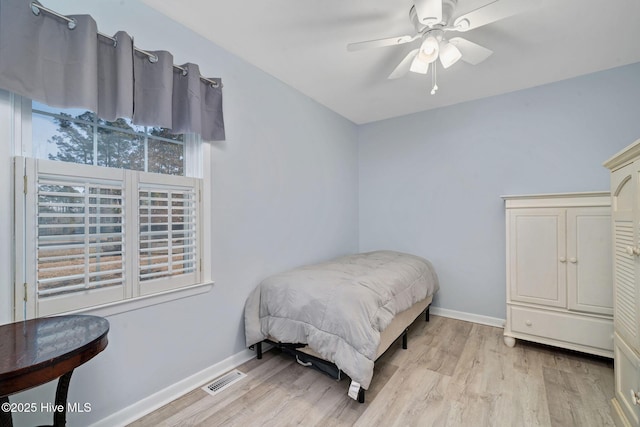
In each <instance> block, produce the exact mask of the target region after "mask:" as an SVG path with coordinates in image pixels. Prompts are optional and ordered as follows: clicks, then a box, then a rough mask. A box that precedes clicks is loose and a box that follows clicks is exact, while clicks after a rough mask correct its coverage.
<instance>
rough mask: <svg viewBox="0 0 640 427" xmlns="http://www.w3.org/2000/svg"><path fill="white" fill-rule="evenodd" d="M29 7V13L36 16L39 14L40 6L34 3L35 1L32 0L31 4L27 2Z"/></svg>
mask: <svg viewBox="0 0 640 427" xmlns="http://www.w3.org/2000/svg"><path fill="white" fill-rule="evenodd" d="M29 7H30V8H31V13H33V14H34V15H36V16H39V15H40V8H39V7H38V5H37V4H36V2H33V1H32V2H31V4H29Z"/></svg>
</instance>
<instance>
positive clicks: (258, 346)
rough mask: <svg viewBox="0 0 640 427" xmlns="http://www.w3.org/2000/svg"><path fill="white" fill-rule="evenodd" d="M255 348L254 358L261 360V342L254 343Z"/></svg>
mask: <svg viewBox="0 0 640 427" xmlns="http://www.w3.org/2000/svg"><path fill="white" fill-rule="evenodd" d="M255 347H256V357H257V358H258V359H262V341H260V342H259V343H256V345H255Z"/></svg>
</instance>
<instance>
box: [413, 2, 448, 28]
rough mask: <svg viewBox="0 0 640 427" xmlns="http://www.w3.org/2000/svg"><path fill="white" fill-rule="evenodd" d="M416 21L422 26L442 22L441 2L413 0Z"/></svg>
mask: <svg viewBox="0 0 640 427" xmlns="http://www.w3.org/2000/svg"><path fill="white" fill-rule="evenodd" d="M415 6H416V15H418V21H420V23H421V24H424V25H434V24H439V23H440V22H442V0H415Z"/></svg>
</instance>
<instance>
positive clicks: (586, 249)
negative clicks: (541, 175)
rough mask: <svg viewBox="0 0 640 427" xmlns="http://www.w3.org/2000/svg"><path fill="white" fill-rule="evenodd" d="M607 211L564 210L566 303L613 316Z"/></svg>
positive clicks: (574, 308) (610, 240)
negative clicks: (565, 231)
mask: <svg viewBox="0 0 640 427" xmlns="http://www.w3.org/2000/svg"><path fill="white" fill-rule="evenodd" d="M611 245H612V238H611V210H610V209H609V208H605V207H592V208H571V209H568V210H567V295H568V301H567V305H568V308H569V309H570V310H575V311H585V312H590V313H598V314H608V315H613V274H612V271H613V270H612V268H613V267H612V265H611V264H612V257H611V250H612V249H611Z"/></svg>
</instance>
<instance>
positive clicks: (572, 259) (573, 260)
mask: <svg viewBox="0 0 640 427" xmlns="http://www.w3.org/2000/svg"><path fill="white" fill-rule="evenodd" d="M569 261H571V263H573V264H575V263H576V262H578V260H577V259H575V258H571V259H570V260H569Z"/></svg>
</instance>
